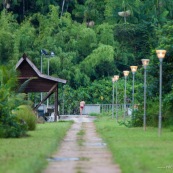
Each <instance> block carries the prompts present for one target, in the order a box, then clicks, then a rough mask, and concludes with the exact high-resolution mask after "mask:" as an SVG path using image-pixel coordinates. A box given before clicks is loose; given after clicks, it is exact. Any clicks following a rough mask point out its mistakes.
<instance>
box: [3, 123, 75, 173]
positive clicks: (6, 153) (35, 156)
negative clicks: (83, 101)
mask: <svg viewBox="0 0 173 173" xmlns="http://www.w3.org/2000/svg"><path fill="white" fill-rule="evenodd" d="M71 123H72V122H57V123H45V124H38V125H37V129H36V131H30V132H29V137H25V138H17V139H0V173H39V172H41V170H42V169H44V168H45V167H46V165H47V164H48V162H47V158H48V157H50V156H51V155H52V153H53V151H56V149H57V147H58V146H59V145H60V141H61V140H62V139H63V137H64V136H65V134H66V131H67V130H68V129H69V127H70V125H71Z"/></svg>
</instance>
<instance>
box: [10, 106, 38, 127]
mask: <svg viewBox="0 0 173 173" xmlns="http://www.w3.org/2000/svg"><path fill="white" fill-rule="evenodd" d="M13 113H14V114H15V115H16V117H17V119H18V120H22V121H25V122H26V124H27V126H28V130H35V129H36V123H37V117H36V114H35V113H34V111H33V110H32V108H31V107H29V106H27V105H20V106H19V107H18V108H17V109H16V110H15V111H13Z"/></svg>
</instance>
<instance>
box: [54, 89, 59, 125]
mask: <svg viewBox="0 0 173 173" xmlns="http://www.w3.org/2000/svg"><path fill="white" fill-rule="evenodd" d="M57 115H58V86H57V87H56V89H55V117H54V122H56V121H57ZM58 117H59V115H58Z"/></svg>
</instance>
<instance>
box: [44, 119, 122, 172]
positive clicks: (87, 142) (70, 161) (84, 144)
mask: <svg viewBox="0 0 173 173" xmlns="http://www.w3.org/2000/svg"><path fill="white" fill-rule="evenodd" d="M63 119H65V120H68V119H70V120H71V119H73V120H74V124H73V125H72V127H71V129H69V131H68V132H67V135H66V136H65V138H64V140H63V141H62V144H61V146H60V148H59V150H58V151H57V152H56V153H55V154H54V155H53V156H52V157H51V158H49V159H48V160H49V165H48V167H47V168H46V169H45V170H44V171H43V173H96V172H98V173H120V172H121V171H120V169H119V167H118V165H116V164H113V162H112V156H111V153H110V152H109V151H108V149H107V146H106V143H104V141H103V140H102V139H101V138H100V137H99V136H98V134H97V133H96V129H95V125H94V123H93V120H94V118H93V117H88V116H70V117H68V116H67V117H64V118H63Z"/></svg>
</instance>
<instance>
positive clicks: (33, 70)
mask: <svg viewBox="0 0 173 173" xmlns="http://www.w3.org/2000/svg"><path fill="white" fill-rule="evenodd" d="M16 70H18V71H19V72H20V74H19V82H20V83H21V84H22V83H24V82H25V81H26V80H28V79H30V78H32V79H33V80H31V81H30V82H29V84H28V85H27V86H26V89H25V92H48V91H49V90H50V89H51V87H52V86H53V85H54V84H55V83H63V84H65V83H66V82H67V81H66V80H65V79H60V78H55V77H52V76H48V75H45V74H42V73H41V72H40V71H39V70H38V68H37V67H36V66H35V65H34V64H33V63H32V62H31V60H30V59H29V58H27V57H25V56H23V57H22V58H21V59H20V60H19V61H18V63H17V64H16Z"/></svg>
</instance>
